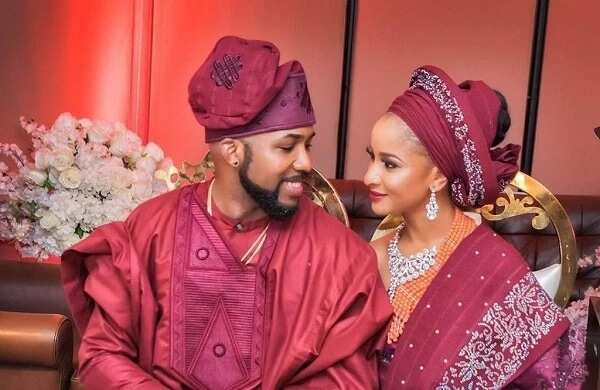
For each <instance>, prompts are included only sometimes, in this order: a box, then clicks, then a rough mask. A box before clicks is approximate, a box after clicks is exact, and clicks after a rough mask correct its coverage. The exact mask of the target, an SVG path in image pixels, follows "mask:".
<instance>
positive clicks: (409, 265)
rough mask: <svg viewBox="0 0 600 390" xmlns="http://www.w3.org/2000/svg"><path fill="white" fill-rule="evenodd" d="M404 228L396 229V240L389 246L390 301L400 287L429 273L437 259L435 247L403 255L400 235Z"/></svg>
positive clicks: (401, 226) (391, 241)
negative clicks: (399, 246)
mask: <svg viewBox="0 0 600 390" xmlns="http://www.w3.org/2000/svg"><path fill="white" fill-rule="evenodd" d="M404 226H405V225H404V224H402V225H400V226H399V227H398V229H396V233H395V234H394V238H393V239H392V240H390V243H389V244H388V258H389V268H390V274H391V279H390V287H389V288H388V295H389V296H390V299H394V296H395V294H396V290H397V289H398V287H399V286H400V285H402V284H404V283H406V282H410V281H411V280H414V279H417V278H418V277H419V276H421V275H423V274H424V273H425V272H427V270H429V269H430V268H431V267H432V266H433V265H434V264H435V257H436V256H437V248H436V247H435V246H433V247H431V248H425V249H423V250H422V251H421V252H418V253H415V254H414V255H410V256H405V255H403V254H402V253H401V252H400V248H398V239H399V238H400V233H401V232H402V229H403V228H404Z"/></svg>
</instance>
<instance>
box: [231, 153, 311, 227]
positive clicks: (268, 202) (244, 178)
mask: <svg viewBox="0 0 600 390" xmlns="http://www.w3.org/2000/svg"><path fill="white" fill-rule="evenodd" d="M244 154H245V156H244V157H245V158H244V161H243V163H242V165H241V167H240V173H239V176H240V183H241V184H242V187H243V188H244V190H246V192H247V193H248V195H250V197H251V198H252V199H253V200H254V201H255V202H256V204H257V205H258V207H260V208H261V209H262V210H263V211H264V212H265V213H266V214H267V215H268V216H269V217H271V218H273V219H276V220H285V219H288V218H290V217H292V216H293V215H294V214H295V213H296V211H297V210H298V206H297V205H296V206H286V205H284V204H282V203H281V202H280V201H279V189H280V187H281V185H282V184H283V183H284V182H286V181H290V182H298V181H302V180H303V178H304V176H303V175H298V176H294V177H291V178H288V179H284V180H281V181H280V182H279V184H278V185H277V188H275V190H274V191H269V190H267V189H265V188H263V187H261V186H259V185H258V184H256V183H255V182H253V181H252V179H250V177H248V169H249V167H250V163H251V162H252V151H251V149H250V146H249V145H247V144H244Z"/></svg>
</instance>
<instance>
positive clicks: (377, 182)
mask: <svg viewBox="0 0 600 390" xmlns="http://www.w3.org/2000/svg"><path fill="white" fill-rule="evenodd" d="M367 153H369V155H370V156H371V163H370V164H369V168H368V169H367V172H366V173H365V176H364V183H365V184H366V185H367V186H368V187H369V197H370V198H371V202H372V204H371V207H372V208H373V211H374V212H375V213H376V214H378V215H387V214H393V215H406V214H407V213H411V212H412V211H413V210H421V209H422V211H423V213H425V204H426V203H427V201H428V199H429V195H430V186H431V184H432V182H433V180H434V178H435V176H436V172H437V169H435V166H434V164H433V162H432V161H431V159H430V158H429V156H428V155H427V152H426V150H425V148H424V147H423V145H421V144H420V143H419V141H418V139H417V138H416V137H415V135H414V133H413V132H412V131H411V130H410V129H409V127H408V125H406V123H405V122H404V121H403V120H402V119H400V118H399V117H398V116H396V115H395V114H392V113H386V114H384V115H383V116H382V117H381V118H380V119H379V120H378V121H377V122H376V123H375V126H374V127H373V131H372V132H371V145H370V146H369V147H367Z"/></svg>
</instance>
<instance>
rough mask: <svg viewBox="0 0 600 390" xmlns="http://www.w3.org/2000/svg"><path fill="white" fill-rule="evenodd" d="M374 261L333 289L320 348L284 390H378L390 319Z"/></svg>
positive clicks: (350, 273) (371, 258)
mask: <svg viewBox="0 0 600 390" xmlns="http://www.w3.org/2000/svg"><path fill="white" fill-rule="evenodd" d="M376 264H377V263H376V260H375V257H374V255H373V256H371V255H370V254H369V255H367V256H365V258H363V260H362V261H360V262H358V263H356V266H354V267H352V268H351V269H349V270H348V271H347V272H346V274H345V275H344V277H343V278H342V282H341V283H340V284H339V285H337V286H331V285H329V286H328V288H329V290H330V293H329V294H328V297H327V300H328V302H327V304H328V306H329V313H328V314H327V317H326V320H325V322H324V327H323V332H322V333H323V334H322V341H321V348H320V350H319V351H318V356H317V357H316V358H315V359H314V360H313V361H312V362H310V363H309V364H308V365H307V366H306V367H305V368H304V369H303V370H302V371H301V372H300V373H299V375H298V376H296V377H295V378H294V381H293V382H292V383H290V384H289V385H288V386H286V387H285V388H286V389H342V390H344V389H348V390H350V389H353V390H354V389H377V388H379V379H378V371H377V354H376V352H377V350H380V349H381V348H382V347H383V344H384V342H385V335H386V331H387V324H388V321H389V318H390V317H391V314H392V308H391V305H390V304H389V299H388V296H387V293H386V290H385V287H384V286H383V283H382V281H381V278H380V276H379V273H378V271H377V265H376Z"/></svg>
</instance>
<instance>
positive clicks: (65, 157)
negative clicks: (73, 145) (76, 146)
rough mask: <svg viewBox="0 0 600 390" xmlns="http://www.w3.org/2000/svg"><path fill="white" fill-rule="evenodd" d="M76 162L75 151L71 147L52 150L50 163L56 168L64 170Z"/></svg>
mask: <svg viewBox="0 0 600 390" xmlns="http://www.w3.org/2000/svg"><path fill="white" fill-rule="evenodd" d="M74 162H75V158H74V157H73V153H72V152H71V151H70V150H69V149H59V150H55V151H54V152H52V154H51V155H50V157H49V161H48V165H50V166H51V167H54V168H56V169H57V170H58V171H64V170H65V169H67V168H69V167H70V166H71V165H73V163H74Z"/></svg>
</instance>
